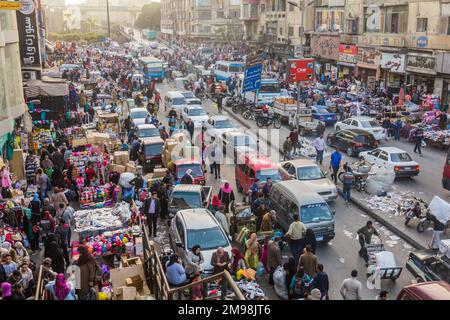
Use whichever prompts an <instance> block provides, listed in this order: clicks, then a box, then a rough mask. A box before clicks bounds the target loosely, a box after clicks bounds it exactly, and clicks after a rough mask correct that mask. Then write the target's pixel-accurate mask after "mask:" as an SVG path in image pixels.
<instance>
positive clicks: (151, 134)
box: [137, 124, 161, 140]
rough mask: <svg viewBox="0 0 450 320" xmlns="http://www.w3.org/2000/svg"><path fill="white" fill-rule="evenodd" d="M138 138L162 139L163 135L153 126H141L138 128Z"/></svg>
mask: <svg viewBox="0 0 450 320" xmlns="http://www.w3.org/2000/svg"><path fill="white" fill-rule="evenodd" d="M137 136H138V138H139V139H141V140H145V139H148V138H155V137H157V138H160V137H161V134H160V132H159V129H158V128H157V127H155V125H153V124H140V125H138V126H137Z"/></svg>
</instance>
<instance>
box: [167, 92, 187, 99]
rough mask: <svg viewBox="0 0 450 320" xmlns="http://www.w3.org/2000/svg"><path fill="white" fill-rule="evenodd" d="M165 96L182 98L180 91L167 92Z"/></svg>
mask: <svg viewBox="0 0 450 320" xmlns="http://www.w3.org/2000/svg"><path fill="white" fill-rule="evenodd" d="M166 96H170V97H175V98H184V96H183V95H182V94H181V92H180V91H168V92H167V94H166Z"/></svg>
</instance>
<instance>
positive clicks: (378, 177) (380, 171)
mask: <svg viewBox="0 0 450 320" xmlns="http://www.w3.org/2000/svg"><path fill="white" fill-rule="evenodd" d="M371 172H372V173H375V174H374V175H370V176H369V177H368V178H367V181H366V191H367V192H368V193H370V194H375V195H381V194H384V193H386V192H388V191H389V190H390V189H391V187H392V185H393V184H394V180H395V172H394V170H389V169H387V168H386V167H382V166H377V167H375V166H374V167H372V170H371Z"/></svg>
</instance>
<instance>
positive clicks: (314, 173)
mask: <svg viewBox="0 0 450 320" xmlns="http://www.w3.org/2000/svg"><path fill="white" fill-rule="evenodd" d="M297 177H298V180H318V179H323V178H325V176H324V175H323V173H322V170H320V168H319V167H317V166H312V167H302V168H297Z"/></svg>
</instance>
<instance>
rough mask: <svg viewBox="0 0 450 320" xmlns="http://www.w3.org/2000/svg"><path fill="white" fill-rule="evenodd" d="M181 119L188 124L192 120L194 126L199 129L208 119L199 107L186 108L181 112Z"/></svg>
mask: <svg viewBox="0 0 450 320" xmlns="http://www.w3.org/2000/svg"><path fill="white" fill-rule="evenodd" d="M181 119H182V120H183V121H184V122H188V120H189V119H192V121H193V122H194V126H196V127H201V126H202V124H203V123H205V122H206V121H208V119H209V117H208V115H207V114H206V112H205V110H204V109H203V107H202V106H201V105H193V106H189V105H188V106H186V107H184V108H183V110H182V111H181Z"/></svg>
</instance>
